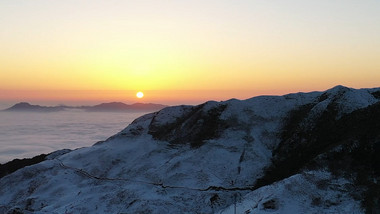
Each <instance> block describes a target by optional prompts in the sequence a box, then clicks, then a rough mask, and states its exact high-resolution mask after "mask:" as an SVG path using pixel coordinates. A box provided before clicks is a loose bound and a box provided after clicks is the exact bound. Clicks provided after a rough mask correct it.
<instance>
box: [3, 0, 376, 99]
mask: <svg viewBox="0 0 380 214" xmlns="http://www.w3.org/2000/svg"><path fill="white" fill-rule="evenodd" d="M0 27H1V30H0V50H1V51H0V105H1V104H3V105H4V104H5V103H6V104H9V103H12V102H13V103H14V102H20V101H29V102H32V103H43V102H45V103H51V104H53V103H57V104H58V103H65V104H66V103H68V104H70V103H83V104H85V103H89V102H94V103H95V102H100V101H124V102H127V103H128V102H156V103H163V104H194V103H200V102H203V101H206V100H217V101H219V100H227V99H230V98H238V99H247V98H250V97H253V96H257V95H264V94H265V95H279V94H286V93H292V92H298V91H303V92H308V91H322V90H326V89H328V88H331V87H333V86H335V85H345V86H348V87H354V88H369V87H379V86H380V84H379V83H380V39H379V38H380V1H378V0H365V1H358V0H318V1H311V0H310V1H309V0H289V1H280V0H278V1H275V0H267V1H262V0H260V1H258V0H234V1H232V0H191V1H190V0H181V1H179V0H160V1H158V0H136V1H128V0H103V1H102V0H65V1H62V0H33V1H31V0H2V1H0ZM138 91H143V92H144V94H145V96H144V98H142V99H140V100H139V99H137V98H136V97H135V94H136V92H138Z"/></svg>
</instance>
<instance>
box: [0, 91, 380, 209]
mask: <svg viewBox="0 0 380 214" xmlns="http://www.w3.org/2000/svg"><path fill="white" fill-rule="evenodd" d="M347 90H348V91H347ZM373 90H375V89H371V90H368V89H361V90H354V89H348V88H344V87H340V86H339V87H335V88H333V89H331V90H328V91H327V92H326V93H325V94H326V97H327V98H326V99H324V100H320V97H321V95H322V94H323V92H312V93H297V94H289V95H285V96H261V97H255V98H251V99H248V100H243V101H240V100H229V101H225V102H208V103H206V104H204V105H202V106H198V107H192V106H177V107H169V108H165V109H163V110H161V111H159V112H156V113H151V114H148V115H145V116H142V117H140V118H138V119H136V120H135V121H134V122H133V123H132V124H131V125H129V126H128V127H127V128H125V129H124V130H122V131H121V132H120V133H118V134H117V135H115V136H112V137H110V138H109V139H108V140H107V141H105V142H102V143H98V144H96V145H94V146H92V147H88V148H82V149H77V150H74V151H71V152H68V153H65V154H62V155H61V154H59V155H54V156H51V158H50V159H49V160H46V161H44V162H41V163H39V164H36V165H33V166H29V167H25V168H23V169H21V170H18V171H16V172H14V173H12V174H10V175H8V176H5V177H3V178H2V179H1V180H0V213H2V212H3V213H4V212H7V211H10V210H17V209H18V210H21V211H22V212H24V213H28V212H30V213H235V209H236V212H237V213H361V212H362V210H361V207H360V202H358V201H355V200H353V199H352V197H351V196H350V195H349V194H348V192H347V188H348V187H350V186H352V184H351V183H350V181H348V180H345V179H339V178H333V177H332V176H331V175H330V173H329V172H327V171H305V172H303V173H300V174H296V175H294V176H292V177H289V178H287V179H284V180H281V181H279V182H277V183H274V184H271V185H268V186H264V187H261V188H259V189H256V190H254V189H253V186H254V184H255V182H256V180H257V179H258V178H260V177H261V176H263V173H264V169H265V168H266V167H268V166H269V165H270V164H271V157H272V152H273V150H274V149H275V148H276V146H277V145H278V144H279V142H280V139H279V133H280V131H281V128H282V126H283V122H284V118H285V117H286V116H287V115H288V113H289V112H290V111H291V110H294V109H296V108H297V107H299V106H302V105H305V104H308V103H312V102H315V103H317V104H316V105H315V107H314V108H315V109H314V110H313V111H315V115H317V114H318V112H321V111H323V110H324V109H325V108H326V107H327V104H326V103H328V102H336V103H338V104H339V105H340V109H341V111H340V113H341V114H345V113H349V112H351V111H353V110H355V109H359V108H363V107H366V106H368V105H371V104H373V103H375V102H378V101H379V100H378V99H376V98H375V97H374V96H372V95H371V93H370V92H373ZM339 93H343V94H344V95H343V96H342V95H339V96H338V94H339ZM221 106H223V107H224V108H220V107H221ZM215 109H223V111H222V112H221V113H220V115H218V118H219V119H220V121H221V123H223V124H225V126H223V129H222V130H219V129H218V130H217V131H218V134H217V135H215V136H214V137H213V138H211V139H203V141H202V142H203V144H202V145H201V146H199V147H193V146H191V145H190V144H189V143H187V138H186V137H183V138H184V139H181V141H180V143H173V142H169V140H168V141H166V140H162V139H161V138H160V139H161V140H158V139H157V138H156V137H154V135H151V134H150V133H152V132H151V131H152V129H153V128H157V127H167V129H173V130H174V131H172V132H168V133H170V134H171V135H172V134H173V133H179V132H181V136H191V134H192V133H186V130H183V129H181V127H188V126H190V127H193V126H199V124H205V123H204V120H205V118H206V117H203V116H202V115H207V114H211V113H210V112H212V111H213V110H215ZM194 112H195V113H194ZM195 114H196V115H200V116H197V117H195V116H194V115H195ZM194 118H196V119H194ZM174 125H175V127H174ZM173 127H174V128H173ZM205 128H206V127H205ZM183 132H185V133H183ZM164 137H165V136H164ZM170 137H171V136H170ZM170 137H168V139H171V138H170ZM163 139H164V138H163ZM63 153H64V152H63Z"/></svg>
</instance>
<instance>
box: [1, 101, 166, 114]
mask: <svg viewBox="0 0 380 214" xmlns="http://www.w3.org/2000/svg"><path fill="white" fill-rule="evenodd" d="M165 107H168V106H167V105H162V104H154V103H133V104H130V105H129V104H125V103H123V102H109V103H101V104H98V105H94V106H67V105H59V106H41V105H32V104H30V103H27V102H20V103H16V104H15V105H13V106H11V107H10V108H7V109H4V110H2V111H30V112H57V111H64V110H67V109H81V110H84V111H89V112H102V111H103V112H107V111H109V112H113V111H119V112H123V111H124V112H127V111H130V112H136V111H158V110H160V109H162V108H165Z"/></svg>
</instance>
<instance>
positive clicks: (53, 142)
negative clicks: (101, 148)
mask: <svg viewBox="0 0 380 214" xmlns="http://www.w3.org/2000/svg"><path fill="white" fill-rule="evenodd" d="M143 114H145V113H120V112H119V113H115V112H84V111H81V110H71V111H62V112H51V113H33V112H0V163H5V162H7V161H10V160H13V159H15V158H31V157H34V156H36V155H39V154H42V153H45V154H46V153H50V152H53V151H56V150H60V149H76V148H80V147H86V146H91V145H93V144H94V143H96V142H98V141H101V140H105V139H107V138H108V137H110V136H112V135H114V134H116V133H117V132H119V131H121V130H122V129H123V128H125V127H126V126H127V125H129V124H130V123H131V122H132V121H133V120H134V119H136V118H137V117H139V116H141V115H143Z"/></svg>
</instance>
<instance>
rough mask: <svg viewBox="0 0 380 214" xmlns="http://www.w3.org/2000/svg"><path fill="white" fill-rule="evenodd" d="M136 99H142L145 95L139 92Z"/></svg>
mask: <svg viewBox="0 0 380 214" xmlns="http://www.w3.org/2000/svg"><path fill="white" fill-rule="evenodd" d="M136 97H137V98H140V99H141V98H143V97H144V93H142V92H141V91H139V92H137V94H136Z"/></svg>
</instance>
